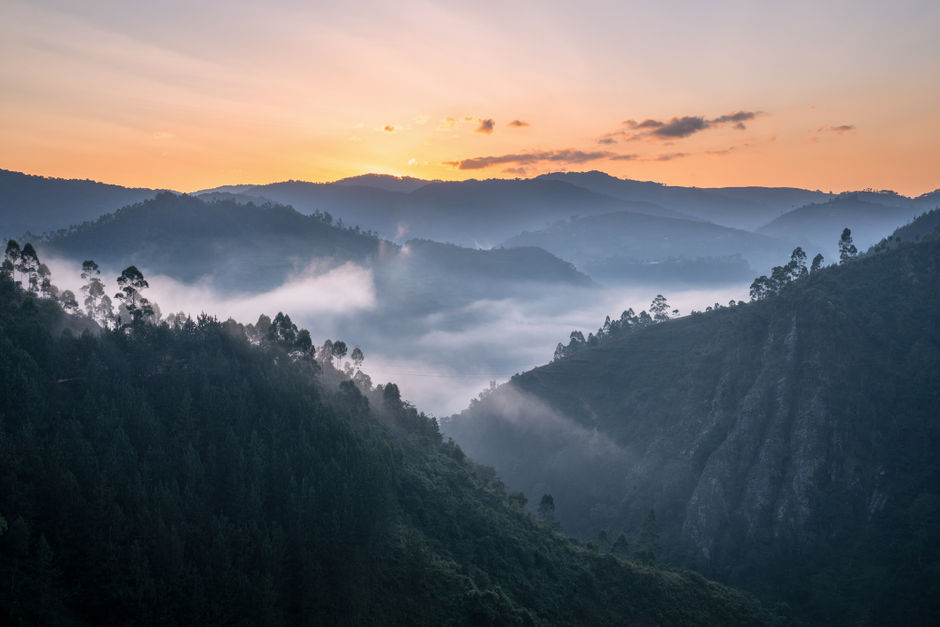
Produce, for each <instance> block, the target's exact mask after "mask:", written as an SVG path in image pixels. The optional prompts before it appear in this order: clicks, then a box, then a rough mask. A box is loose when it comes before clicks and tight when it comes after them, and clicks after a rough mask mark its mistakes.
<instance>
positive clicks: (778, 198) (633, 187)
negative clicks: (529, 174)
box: [538, 171, 829, 230]
mask: <svg viewBox="0 0 940 627" xmlns="http://www.w3.org/2000/svg"><path fill="white" fill-rule="evenodd" d="M538 178H540V179H546V180H553V181H564V182H566V183H571V184H572V185H577V186H579V187H583V188H584V189H589V190H592V191H595V192H599V193H602V194H606V195H608V196H613V197H614V198H620V199H621V200H628V201H634V202H638V201H639V202H648V203H654V204H656V205H658V206H661V207H664V208H666V209H669V210H671V211H672V212H674V214H675V215H674V216H673V217H684V218H692V219H698V220H706V221H708V222H714V223H715V224H721V225H723V226H727V227H732V228H737V229H745V230H754V229H756V228H757V227H759V226H761V225H762V224H765V223H767V222H768V221H769V220H772V219H773V218H776V217H777V216H779V215H781V214H783V213H785V212H786V211H789V210H790V209H793V208H795V207H800V206H802V205H805V204H808V203H811V202H819V201H821V200H823V199H825V198H828V197H829V195H828V194H824V193H822V192H820V191H810V190H805V189H797V188H793V187H722V188H700V187H678V186H672V185H663V184H661V183H653V182H650V181H633V180H630V179H620V178H616V177H613V176H610V175H609V174H605V173H604V172H598V171H592V172H553V173H551V174H544V175H542V176H540V177H538Z"/></svg>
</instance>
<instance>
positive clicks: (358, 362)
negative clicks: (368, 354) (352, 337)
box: [349, 346, 365, 369]
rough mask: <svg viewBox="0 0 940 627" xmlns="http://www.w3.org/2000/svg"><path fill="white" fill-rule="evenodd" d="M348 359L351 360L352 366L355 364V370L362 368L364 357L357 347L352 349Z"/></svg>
mask: <svg viewBox="0 0 940 627" xmlns="http://www.w3.org/2000/svg"><path fill="white" fill-rule="evenodd" d="M349 357H350V359H352V361H353V364H355V366H356V368H357V369H358V368H360V367H361V366H362V362H363V360H365V356H364V355H363V354H362V349H361V348H359V347H358V346H357V347H356V348H354V349H353V351H352V353H351V354H350V356H349Z"/></svg>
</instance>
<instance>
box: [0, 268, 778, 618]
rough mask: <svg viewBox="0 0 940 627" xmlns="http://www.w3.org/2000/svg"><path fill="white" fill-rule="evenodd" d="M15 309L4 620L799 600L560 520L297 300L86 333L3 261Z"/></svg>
mask: <svg viewBox="0 0 940 627" xmlns="http://www.w3.org/2000/svg"><path fill="white" fill-rule="evenodd" d="M0 320H2V321H3V323H2V324H0V346H2V347H3V350H2V351H0V418H2V419H0V488H2V489H0V564H2V567H0V579H2V583H3V585H2V586H0V621H2V622H3V623H4V624H10V625H15V624H24V625H25V624H57V625H63V624H64V625H86V624H87V625H110V624H115V625H118V624H139V625H166V624H191V625H194V624H253V625H257V624H266V625H297V624H330V625H335V624H354V625H405V624H408V625H414V624H419V625H425V624H426V625H442V624H467V625H469V624H480V625H492V624H501V625H506V624H519V625H583V624H629V625H653V624H665V625H680V624H681V625H714V624H722V625H772V624H781V623H782V621H781V620H780V619H778V618H777V617H775V616H774V615H772V614H771V613H769V612H768V611H767V610H766V609H764V608H762V607H761V606H760V605H759V604H758V603H757V602H756V601H755V600H754V599H753V598H751V597H749V596H746V595H743V594H741V593H738V592H735V591H733V590H729V589H727V588H724V587H722V586H720V585H718V584H715V583H712V582H709V581H707V580H705V579H703V578H702V577H700V576H698V575H695V574H693V573H689V572H681V571H666V570H658V569H655V568H651V567H648V566H643V565H639V564H635V563H632V562H628V561H625V560H622V559H620V558H617V557H615V556H613V555H611V554H608V553H602V552H600V551H598V550H597V549H596V548H592V547H590V546H585V545H582V544H580V543H577V542H574V541H571V540H569V539H567V538H565V537H563V536H561V535H560V534H558V533H556V532H555V531H553V530H552V529H551V524H550V521H544V522H539V521H537V520H536V519H535V517H533V516H532V515H531V514H529V513H527V512H526V511H524V509H523V506H524V502H525V501H524V498H523V497H521V495H518V494H508V493H507V492H506V490H505V488H504V486H503V484H502V483H501V482H500V481H499V479H497V478H496V476H495V475H494V474H493V472H492V471H491V470H489V469H486V468H483V467H480V466H477V465H476V464H474V463H473V462H471V461H470V460H468V459H467V458H466V456H465V455H464V454H463V452H462V451H461V450H460V448H459V447H457V446H456V445H454V444H453V443H452V442H449V441H444V440H443V439H442V437H441V435H440V433H439V431H438V428H437V424H436V423H435V422H434V421H433V420H431V419H428V418H426V417H425V416H423V415H422V414H419V413H418V412H417V411H415V409H414V408H411V407H410V406H408V405H406V404H403V403H402V402H401V400H400V399H399V398H398V394H397V388H396V386H394V384H391V383H389V384H387V385H385V386H384V387H379V388H373V387H372V386H371V385H370V384H369V383H367V382H366V381H365V380H363V379H361V378H358V379H357V380H358V381H359V383H358V384H356V383H353V382H352V381H350V380H348V379H346V378H345V377H344V376H343V375H342V374H341V373H340V372H339V371H338V370H337V369H336V368H334V366H333V365H331V364H332V362H331V360H330V359H327V358H321V359H320V360H319V361H316V360H315V359H314V356H313V353H312V352H311V351H310V349H309V346H307V347H305V346H304V345H303V343H302V342H301V341H300V339H301V337H302V336H303V334H302V333H300V334H298V329H296V327H295V326H293V325H292V323H291V322H290V319H289V318H286V319H285V318H284V317H283V316H278V317H277V318H275V320H274V323H273V324H272V323H271V321H270V320H268V321H267V324H268V325H270V331H267V332H266V331H264V328H263V326H262V321H261V320H259V325H258V326H257V327H254V326H249V327H244V326H242V325H240V324H238V323H235V322H233V321H229V322H226V323H224V324H223V323H219V322H218V321H216V320H215V319H212V318H210V317H208V316H201V317H200V318H199V319H198V320H196V321H193V320H180V321H177V323H176V324H174V325H173V326H172V327H171V326H168V325H162V326H159V327H155V326H152V325H148V324H144V323H138V324H135V325H131V326H129V327H127V328H123V329H119V330H114V331H103V332H100V333H98V334H94V333H90V332H86V333H83V334H82V335H80V336H79V335H76V334H75V333H74V332H72V331H71V330H70V329H71V328H72V327H73V326H74V323H75V322H76V321H77V319H74V318H72V319H70V318H69V317H67V316H65V315H64V314H63V313H62V312H61V311H60V310H59V309H58V307H57V305H56V304H54V303H53V302H52V301H50V300H45V299H37V298H35V297H34V296H32V295H25V294H24V293H23V292H22V291H21V290H19V289H17V288H16V287H14V285H13V283H12V281H10V279H9V278H7V277H4V276H0ZM82 324H86V323H85V322H82ZM63 327H65V328H66V329H68V330H66V331H64V332H62V333H58V332H57V333H53V332H51V330H50V329H52V328H63ZM248 336H253V337H254V338H255V344H251V343H249V340H248ZM295 337H296V338H298V339H297V340H296V341H295V340H294V339H293V338H295ZM306 338H307V340H308V341H309V336H306ZM337 366H338V364H337Z"/></svg>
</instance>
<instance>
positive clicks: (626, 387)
mask: <svg viewBox="0 0 940 627" xmlns="http://www.w3.org/2000/svg"><path fill="white" fill-rule="evenodd" d="M876 252H878V254H867V255H862V256H858V257H857V258H856V259H855V260H854V261H852V262H851V263H846V264H843V265H839V266H831V267H828V268H821V269H819V270H817V271H814V272H812V273H810V274H809V275H808V276H805V277H802V278H799V279H798V280H791V281H790V282H789V283H788V285H787V287H786V288H785V289H782V290H780V292H779V293H778V294H777V295H776V296H775V297H773V298H771V299H767V300H764V301H760V302H753V303H746V304H740V305H738V306H735V307H723V308H720V309H719V310H717V311H711V312H709V313H706V314H701V315H695V316H688V317H685V318H681V319H678V320H672V321H669V322H668V323H664V324H657V325H649V326H646V327H642V328H639V329H637V330H635V331H633V332H630V333H626V334H621V335H619V336H617V337H611V338H609V339H607V340H605V341H602V342H599V343H597V344H596V345H595V346H588V345H585V346H583V347H582V348H581V349H580V350H579V351H578V352H577V354H575V355H573V356H570V357H562V358H560V359H557V360H555V361H554V362H552V363H551V364H548V365H546V366H543V367H540V368H537V369H534V370H532V371H530V372H527V373H524V374H521V375H518V376H516V377H514V378H513V380H512V381H511V382H510V384H508V385H506V386H502V387H500V388H499V389H497V390H496V391H493V392H492V393H490V394H489V395H487V397H486V398H484V399H481V401H480V402H478V403H476V404H475V405H473V406H472V407H471V408H470V409H468V410H467V411H466V412H464V413H463V414H461V415H459V416H455V417H454V418H452V419H451V420H449V421H447V422H446V423H444V424H445V433H446V434H447V435H450V436H451V437H453V438H454V439H455V440H456V441H457V442H459V443H460V445H461V447H463V449H464V450H465V451H467V453H468V454H469V455H471V456H473V457H475V458H476V459H478V460H479V461H481V462H483V463H487V464H491V465H493V466H495V467H496V468H497V471H498V472H500V473H501V475H502V476H503V477H504V479H505V480H506V481H507V483H508V485H509V486H510V487H511V488H512V489H514V490H523V491H526V492H530V493H531V492H532V491H534V490H539V492H538V493H541V491H543V490H544V486H551V490H552V494H553V495H554V497H555V500H556V502H558V503H564V508H563V509H562V508H559V510H558V519H559V522H560V523H561V525H562V527H563V528H564V529H565V530H566V531H568V532H570V533H574V534H576V535H577V536H578V537H581V538H585V539H588V538H591V539H593V538H594V537H595V536H596V534H597V533H598V531H599V530H600V529H606V530H609V531H610V530H612V532H613V533H618V532H620V531H622V532H623V533H624V536H625V542H626V540H627V539H629V540H630V542H631V544H633V545H634V546H633V549H634V550H636V551H637V552H638V551H639V550H640V547H639V546H638V544H639V536H640V535H641V532H642V526H643V520H644V516H645V515H646V514H647V513H648V511H649V509H650V507H655V512H656V520H657V523H658V525H659V528H660V530H659V534H660V544H661V547H662V548H661V551H656V552H655V556H656V558H657V561H658V562H660V563H662V562H665V563H669V564H674V565H682V566H686V567H692V568H696V569H701V572H703V573H704V574H706V575H708V576H710V577H715V578H718V579H719V580H721V581H723V582H726V583H730V584H732V585H739V586H742V587H746V588H747V589H749V590H751V591H753V592H755V593H757V594H759V595H760V596H761V597H762V598H763V599H765V600H767V601H770V602H777V601H780V602H785V603H787V604H789V605H790V606H791V607H793V608H794V612H795V613H797V614H798V615H799V616H800V617H801V618H803V619H805V620H807V621H810V622H813V623H818V624H870V625H878V624H934V623H937V622H938V621H940V601H938V599H940V595H938V591H940V529H938V528H937V527H936V524H935V523H936V522H937V521H938V520H940V518H937V514H936V513H935V512H934V509H933V507H934V505H935V504H936V503H937V502H940V501H938V499H940V492H938V488H937V486H940V465H938V464H937V463H936V460H937V459H938V458H940V422H938V421H937V407H940V327H938V324H937V320H938V316H940V313H938V312H940V289H938V283H937V277H938V276H940V239H935V238H929V237H927V238H922V239H921V241H920V242H902V243H900V244H899V245H897V246H892V247H890V248H888V249H885V250H883V251H876ZM800 274H802V273H800ZM605 324H606V323H605ZM585 344H586V342H585ZM915 521H920V522H919V523H918V522H915Z"/></svg>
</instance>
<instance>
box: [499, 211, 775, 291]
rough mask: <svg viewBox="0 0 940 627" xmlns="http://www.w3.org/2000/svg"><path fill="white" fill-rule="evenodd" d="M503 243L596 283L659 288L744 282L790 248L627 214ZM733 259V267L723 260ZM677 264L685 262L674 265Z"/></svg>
mask: <svg viewBox="0 0 940 627" xmlns="http://www.w3.org/2000/svg"><path fill="white" fill-rule="evenodd" d="M503 244H504V245H505V246H538V247H540V248H544V249H545V250H547V251H549V252H551V253H553V254H555V255H558V256H559V257H562V258H563V259H568V260H570V261H572V262H573V263H575V264H576V265H577V266H578V267H579V268H580V269H582V270H584V271H585V272H587V273H588V274H589V275H591V276H593V277H596V278H597V279H599V280H601V279H603V280H607V281H613V282H643V281H645V282H650V283H657V282H659V283H660V284H670V283H673V282H675V281H677V280H679V281H683V280H684V281H685V282H687V283H707V282H720V281H722V280H724V281H735V282H741V281H746V280H747V278H748V277H749V276H750V275H753V274H754V270H753V269H752V268H764V267H770V266H772V265H773V264H774V263H775V262H777V261H778V260H779V259H781V258H786V257H788V256H789V254H790V252H791V251H792V249H793V246H792V245H790V244H788V243H785V242H782V241H780V240H776V239H773V238H770V237H767V236H763V235H757V234H754V233H750V232H748V231H742V230H739V229H730V228H727V227H723V226H718V225H715V224H711V223H709V222H695V221H692V220H681V219H675V218H663V217H657V216H649V215H640V214H636V213H628V212H616V213H608V214H603V215H597V216H587V217H580V218H572V219H570V220H566V221H561V222H556V223H555V224H553V225H551V226H549V227H547V228H544V229H540V230H538V231H534V232H529V233H522V234H520V235H516V236H515V237H512V238H510V239H508V240H506V241H505V242H504V243H503ZM734 256H738V263H731V262H729V259H728V258H730V257H734ZM682 261H685V262H687V263H686V264H681V263H677V262H682ZM688 262H691V263H688ZM749 264H750V267H749Z"/></svg>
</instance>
